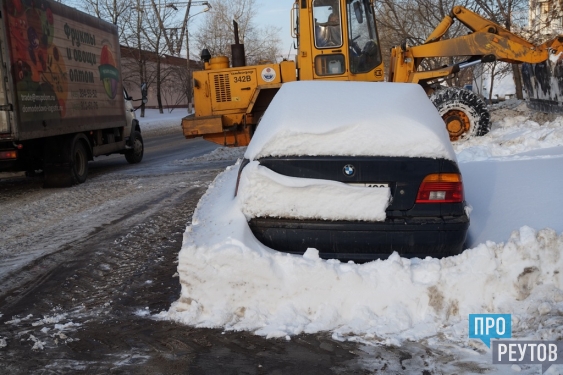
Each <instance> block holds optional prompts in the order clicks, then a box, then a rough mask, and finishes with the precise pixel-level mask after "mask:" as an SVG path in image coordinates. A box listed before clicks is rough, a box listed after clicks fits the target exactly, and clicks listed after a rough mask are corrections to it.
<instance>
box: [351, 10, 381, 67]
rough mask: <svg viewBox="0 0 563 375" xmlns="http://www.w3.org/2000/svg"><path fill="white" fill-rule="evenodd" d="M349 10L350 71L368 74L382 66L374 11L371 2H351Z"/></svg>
mask: <svg viewBox="0 0 563 375" xmlns="http://www.w3.org/2000/svg"><path fill="white" fill-rule="evenodd" d="M347 8H348V9H347V12H346V14H347V15H348V18H347V20H348V38H349V50H350V71H351V72H352V73H366V72H369V71H370V70H372V69H374V68H375V67H377V66H378V65H379V64H381V50H380V46H379V38H378V36H377V29H376V27H375V16H374V10H373V7H372V5H371V4H370V1H369V0H356V1H352V2H349V3H348V5H347Z"/></svg>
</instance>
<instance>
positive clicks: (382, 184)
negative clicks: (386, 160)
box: [346, 182, 389, 188]
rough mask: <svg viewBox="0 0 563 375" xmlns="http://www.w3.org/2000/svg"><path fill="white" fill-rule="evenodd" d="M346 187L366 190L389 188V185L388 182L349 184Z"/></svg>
mask: <svg viewBox="0 0 563 375" xmlns="http://www.w3.org/2000/svg"><path fill="white" fill-rule="evenodd" d="M346 185H349V186H356V187H366V188H388V187H389V184H388V183H386V182H348V183H346Z"/></svg>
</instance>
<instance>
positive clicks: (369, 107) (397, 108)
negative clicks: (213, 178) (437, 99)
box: [245, 81, 456, 161]
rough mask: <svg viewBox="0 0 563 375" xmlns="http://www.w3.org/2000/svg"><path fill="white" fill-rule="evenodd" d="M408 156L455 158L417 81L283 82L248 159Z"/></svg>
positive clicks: (252, 144)
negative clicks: (269, 157)
mask: <svg viewBox="0 0 563 375" xmlns="http://www.w3.org/2000/svg"><path fill="white" fill-rule="evenodd" d="M289 155H292V156H302V155H306V156H317V155H323V156H330V155H338V156H407V157H428V158H444V159H450V160H454V161H455V160H456V159H455V153H454V151H453V149H452V146H451V144H450V141H449V137H448V134H447V131H446V129H445V126H444V122H443V121H442V119H441V117H440V115H439V114H438V111H437V110H436V108H435V107H434V105H433V104H432V103H431V102H430V100H429V99H428V97H427V96H426V93H425V92H424V90H423V89H422V88H421V87H420V86H419V85H417V84H408V83H372V82H326V81H322V82H321V81H301V82H291V83H286V84H284V85H283V86H282V87H281V89H280V90H279V92H278V93H277V94H276V96H275V97H274V99H273V101H272V103H271V104H270V106H269V107H268V109H267V111H266V113H265V114H264V116H263V118H262V120H261V121H260V124H259V125H258V129H257V130H256V132H255V134H254V136H253V139H252V141H251V143H250V145H249V146H248V149H247V150H246V153H245V157H246V158H248V159H250V160H255V159H257V158H260V157H268V156H289Z"/></svg>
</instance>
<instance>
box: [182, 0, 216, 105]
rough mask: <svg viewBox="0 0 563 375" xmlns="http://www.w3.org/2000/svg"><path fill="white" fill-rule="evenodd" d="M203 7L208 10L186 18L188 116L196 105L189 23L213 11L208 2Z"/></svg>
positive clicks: (189, 3)
mask: <svg viewBox="0 0 563 375" xmlns="http://www.w3.org/2000/svg"><path fill="white" fill-rule="evenodd" d="M191 2H192V1H191V0H190V1H189V2H188V10H187V11H186V15H188V13H189V11H190V10H189V6H190V5H191ZM202 5H206V6H207V8H205V9H204V10H202V11H201V12H198V13H196V14H192V15H191V16H188V17H187V18H186V60H187V63H188V66H187V68H188V92H187V94H188V114H189V113H191V112H192V109H193V105H194V90H193V79H192V73H193V72H192V67H191V65H190V30H189V28H188V22H189V21H190V18H192V17H195V16H197V15H198V14H201V13H205V12H208V11H209V10H210V9H211V4H209V3H208V2H206V1H205V2H203V3H202Z"/></svg>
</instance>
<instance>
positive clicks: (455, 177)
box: [416, 173, 463, 203]
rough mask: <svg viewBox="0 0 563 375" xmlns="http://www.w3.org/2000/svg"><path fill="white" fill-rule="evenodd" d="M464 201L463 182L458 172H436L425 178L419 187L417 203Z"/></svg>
mask: <svg viewBox="0 0 563 375" xmlns="http://www.w3.org/2000/svg"><path fill="white" fill-rule="evenodd" d="M460 202H463V182H462V181H461V175H459V174H457V173H436V174H430V175H428V176H426V177H425V178H424V180H423V181H422V183H421V184H420V188H419V189H418V195H417V196H416V203H460Z"/></svg>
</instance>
